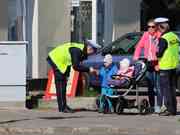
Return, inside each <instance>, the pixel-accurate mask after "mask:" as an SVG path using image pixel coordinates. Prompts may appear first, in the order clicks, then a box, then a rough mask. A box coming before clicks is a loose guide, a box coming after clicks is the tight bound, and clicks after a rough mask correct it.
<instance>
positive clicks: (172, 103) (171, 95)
mask: <svg viewBox="0 0 180 135" xmlns="http://www.w3.org/2000/svg"><path fill="white" fill-rule="evenodd" d="M160 89H161V93H162V95H163V97H164V104H165V106H166V108H167V111H169V112H171V113H172V114H176V112H177V101H176V69H172V70H160Z"/></svg>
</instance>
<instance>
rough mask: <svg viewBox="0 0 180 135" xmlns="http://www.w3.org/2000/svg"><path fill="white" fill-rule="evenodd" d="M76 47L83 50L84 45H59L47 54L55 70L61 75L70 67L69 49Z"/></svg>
mask: <svg viewBox="0 0 180 135" xmlns="http://www.w3.org/2000/svg"><path fill="white" fill-rule="evenodd" d="M71 47H76V48H79V49H81V50H83V48H84V44H79V43H65V44H62V45H59V46H58V47H56V48H55V49H53V50H52V51H50V52H49V57H50V58H51V60H52V61H53V62H54V64H55V65H56V66H57V68H58V69H59V70H60V71H61V73H65V72H66V70H67V67H68V66H70V65H72V62H71V55H70V53H69V48H71Z"/></svg>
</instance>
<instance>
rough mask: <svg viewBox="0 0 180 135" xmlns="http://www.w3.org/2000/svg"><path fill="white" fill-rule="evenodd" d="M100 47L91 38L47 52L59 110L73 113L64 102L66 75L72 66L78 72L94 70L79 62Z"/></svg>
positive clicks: (65, 44) (62, 45)
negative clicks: (53, 76)
mask: <svg viewBox="0 0 180 135" xmlns="http://www.w3.org/2000/svg"><path fill="white" fill-rule="evenodd" d="M98 48H100V46H99V45H98V44H96V43H95V42H93V41H92V40H85V42H84V44H81V43H64V44H61V45H59V46H57V47H56V48H55V49H53V50H52V51H50V52H49V54H48V58H47V61H48V63H49V64H50V66H51V67H52V69H53V71H54V75H55V85H56V94H57V102H58V109H59V112H64V113H73V112H74V111H73V110H72V109H71V108H70V107H68V106H67V104H66V85H67V77H68V75H69V72H70V67H71V66H72V67H73V69H74V70H76V71H80V72H95V71H96V70H95V69H94V68H92V67H86V66H84V65H82V64H81V62H82V61H83V60H84V59H86V58H87V56H88V55H90V54H93V53H95V52H96V50H97V49H98Z"/></svg>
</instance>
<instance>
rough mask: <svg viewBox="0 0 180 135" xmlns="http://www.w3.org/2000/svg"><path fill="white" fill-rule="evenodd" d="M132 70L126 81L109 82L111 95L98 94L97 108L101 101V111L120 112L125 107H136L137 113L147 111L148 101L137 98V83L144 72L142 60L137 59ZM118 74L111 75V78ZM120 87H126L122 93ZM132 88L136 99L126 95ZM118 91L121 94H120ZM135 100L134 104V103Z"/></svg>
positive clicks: (144, 67)
mask: <svg viewBox="0 0 180 135" xmlns="http://www.w3.org/2000/svg"><path fill="white" fill-rule="evenodd" d="M132 66H134V71H133V76H132V77H131V78H128V77H126V76H123V77H126V83H125V84H123V85H121V86H117V85H114V84H111V85H110V87H111V88H112V89H113V94H112V95H100V96H99V97H98V98H97V100H96V104H97V108H98V109H100V102H101V104H102V105H101V110H103V111H102V112H103V113H113V112H115V113H117V114H122V113H123V111H124V109H125V108H137V109H138V110H139V113H141V114H144V113H147V112H148V109H149V103H148V100H147V99H142V100H141V101H140V100H139V90H138V84H139V82H140V81H141V80H142V78H143V76H144V75H145V73H146V65H145V63H144V62H143V61H137V62H135V63H134V64H132ZM116 76H120V75H113V76H112V78H115V77H116ZM122 89H127V90H126V91H125V92H124V93H122ZM132 90H135V92H136V99H128V98H126V96H127V95H128V93H129V92H130V91H132ZM120 92H121V93H122V94H120ZM135 101H136V104H135Z"/></svg>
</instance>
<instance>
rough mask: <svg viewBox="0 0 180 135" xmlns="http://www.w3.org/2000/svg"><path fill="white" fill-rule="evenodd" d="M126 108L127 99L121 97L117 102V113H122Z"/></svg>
mask: <svg viewBox="0 0 180 135" xmlns="http://www.w3.org/2000/svg"><path fill="white" fill-rule="evenodd" d="M124 108H125V99H124V98H123V97H120V98H119V99H118V101H117V104H116V113H117V114H122V113H123V111H124Z"/></svg>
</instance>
